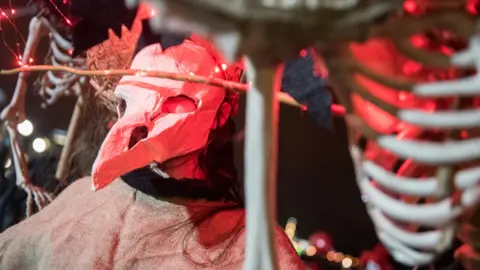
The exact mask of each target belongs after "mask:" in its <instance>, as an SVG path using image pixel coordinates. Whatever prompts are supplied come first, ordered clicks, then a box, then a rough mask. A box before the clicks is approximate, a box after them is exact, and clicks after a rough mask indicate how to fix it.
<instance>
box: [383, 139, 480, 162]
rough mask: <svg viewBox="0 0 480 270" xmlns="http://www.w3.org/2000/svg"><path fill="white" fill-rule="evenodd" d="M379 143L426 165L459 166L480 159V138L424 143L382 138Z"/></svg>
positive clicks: (396, 153)
mask: <svg viewBox="0 0 480 270" xmlns="http://www.w3.org/2000/svg"><path fill="white" fill-rule="evenodd" d="M377 143H378V144H379V145H380V146H381V147H383V148H385V149H387V150H389V151H391V152H393V153H394V154H395V155H397V156H399V157H401V158H411V159H413V160H415V161H418V162H421V163H424V164H433V165H435V164H459V163H462V162H466V161H471V160H474V159H478V158H480V138H473V139H469V140H464V141H448V142H422V141H414V140H398V139H397V138H396V137H395V136H382V137H380V138H378V140H377Z"/></svg>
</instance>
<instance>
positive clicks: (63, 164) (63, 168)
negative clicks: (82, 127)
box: [55, 95, 83, 184]
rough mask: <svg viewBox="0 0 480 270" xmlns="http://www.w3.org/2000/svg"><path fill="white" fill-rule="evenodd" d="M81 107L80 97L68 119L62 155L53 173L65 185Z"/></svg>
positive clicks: (81, 100)
mask: <svg viewBox="0 0 480 270" xmlns="http://www.w3.org/2000/svg"><path fill="white" fill-rule="evenodd" d="M82 105H83V98H82V96H81V95H80V96H79V97H78V99H77V103H76V104H75V109H74V110H73V114H72V118H71V119H70V124H69V126H68V131H67V138H66V140H65V144H64V146H63V149H62V153H61V154H60V159H59V161H58V165H57V171H56V172H55V178H57V180H58V181H59V182H60V183H62V184H66V182H65V181H66V176H67V170H68V167H69V165H70V164H69V162H68V161H69V160H68V157H69V154H70V152H71V149H72V146H73V145H72V144H73V139H74V138H75V135H76V133H77V132H76V131H77V129H78V124H79V123H80V121H79V120H80V115H81V111H82Z"/></svg>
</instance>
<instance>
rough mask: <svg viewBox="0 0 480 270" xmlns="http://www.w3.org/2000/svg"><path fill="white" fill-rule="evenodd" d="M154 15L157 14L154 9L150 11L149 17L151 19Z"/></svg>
mask: <svg viewBox="0 0 480 270" xmlns="http://www.w3.org/2000/svg"><path fill="white" fill-rule="evenodd" d="M155 14H157V11H156V10H155V9H154V8H152V10H151V11H150V16H152V17H153V16H155Z"/></svg>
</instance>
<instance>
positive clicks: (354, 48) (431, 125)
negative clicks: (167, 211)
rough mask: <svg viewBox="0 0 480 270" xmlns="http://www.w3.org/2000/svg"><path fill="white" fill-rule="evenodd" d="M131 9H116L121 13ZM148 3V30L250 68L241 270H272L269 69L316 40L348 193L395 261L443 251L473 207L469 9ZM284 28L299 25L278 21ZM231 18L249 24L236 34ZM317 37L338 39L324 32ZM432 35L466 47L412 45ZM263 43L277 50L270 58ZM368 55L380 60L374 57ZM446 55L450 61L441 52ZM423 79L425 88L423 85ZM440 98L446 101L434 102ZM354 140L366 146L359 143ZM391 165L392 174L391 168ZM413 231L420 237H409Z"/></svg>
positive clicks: (453, 4)
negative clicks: (347, 167) (346, 141)
mask: <svg viewBox="0 0 480 270" xmlns="http://www.w3.org/2000/svg"><path fill="white" fill-rule="evenodd" d="M134 2H136V1H126V3H127V4H128V5H134V4H135V3H134ZM151 2H153V4H154V5H156V6H157V7H158V8H159V10H162V12H160V13H159V14H158V16H157V17H156V18H154V19H152V25H153V26H154V27H156V29H165V28H167V29H178V30H183V31H185V29H188V30H191V31H195V30H197V31H203V32H202V34H206V35H209V36H211V37H212V39H213V40H215V41H216V44H217V46H219V47H220V48H221V49H222V50H223V52H224V53H225V54H227V55H228V56H229V59H234V57H235V56H236V55H246V56H247V57H248V59H249V60H247V63H248V66H247V75H248V79H249V80H250V81H251V82H252V88H251V90H250V92H249V94H248V104H247V127H246V130H247V136H246V140H247V141H246V167H247V169H246V172H247V175H246V186H247V189H246V192H247V208H248V212H247V213H248V217H247V220H248V224H247V225H248V232H249V234H250V233H251V234H250V235H249V238H248V239H249V241H248V242H247V252H248V253H247V260H246V264H245V269H274V268H275V258H274V256H273V254H271V253H270V254H265V253H260V252H259V249H260V248H261V249H262V250H268V249H266V247H269V248H270V250H274V248H273V243H272V241H271V237H269V236H268V235H269V229H268V228H269V227H271V226H270V225H269V223H270V222H271V221H272V220H273V219H274V215H273V213H274V207H273V202H274V201H275V199H274V197H273V195H272V192H271V190H272V189H274V179H275V175H274V171H275V158H274V157H275V154H276V150H275V147H274V146H273V145H275V138H276V128H275V126H276V121H277V116H276V115H277V114H276V113H275V110H276V109H275V108H276V105H275V101H272V100H273V99H274V98H273V97H274V95H272V94H271V93H272V90H271V89H272V79H273V73H274V71H273V67H274V66H275V65H276V64H277V63H278V59H286V58H289V57H291V53H292V52H295V51H297V49H298V48H299V47H300V46H301V45H305V44H312V43H315V42H316V43H317V44H316V46H315V47H316V48H317V51H318V53H319V54H320V55H321V56H322V57H323V59H324V60H325V64H326V66H327V68H328V70H329V74H330V76H331V79H332V82H333V83H334V84H335V85H336V94H337V96H338V97H339V99H340V100H341V101H342V104H343V105H344V106H345V109H346V113H347V115H346V120H347V122H348V124H349V126H350V129H351V151H352V158H353V160H354V163H355V166H356V169H357V179H358V184H359V187H360V189H361V191H362V193H363V194H364V195H365V197H366V198H367V200H368V202H367V209H368V211H369V213H370V215H371V217H372V219H373V221H374V223H375V226H376V229H377V232H378V236H379V238H380V239H381V241H382V242H383V243H384V244H385V246H386V247H387V248H388V249H389V250H390V252H391V254H392V255H393V257H394V258H395V259H396V260H397V261H399V262H401V263H403V264H406V265H412V266H418V265H425V264H429V263H430V262H432V261H433V260H434V259H435V258H436V256H437V255H438V254H440V253H441V252H443V251H444V250H445V249H446V248H447V247H448V246H449V245H450V243H451V240H452V238H453V237H454V235H455V232H456V231H457V228H458V227H459V226H460V224H461V223H462V220H461V219H460V217H464V216H465V214H467V213H468V212H469V210H471V209H472V208H473V207H474V206H476V205H477V202H478V198H479V196H478V195H479V190H478V188H477V185H478V184H477V182H478V179H479V175H478V168H476V167H475V166H474V165H475V164H476V163H474V161H477V160H478V155H479V154H478V147H477V144H478V142H477V139H476V138H475V137H476V136H475V135H474V134H475V133H473V132H471V130H473V129H475V128H478V127H477V126H478V123H477V122H476V120H475V119H476V118H477V116H476V114H478V113H477V112H476V111H477V110H478V105H467V104H469V102H468V100H469V101H470V104H472V103H473V104H476V103H475V102H473V101H472V100H475V98H473V99H472V97H475V95H476V94H477V93H476V92H475V90H474V89H477V88H479V86H480V84H478V80H477V79H476V78H477V77H476V76H474V77H467V78H461V77H463V76H465V75H466V74H468V72H466V71H465V69H468V68H472V69H475V68H477V66H478V63H476V61H477V60H476V59H477V58H478V57H477V56H476V54H478V48H477V46H478V44H479V41H478V37H477V34H476V32H477V31H478V29H477V25H476V20H475V19H474V18H473V17H472V16H471V15H470V14H468V13H467V12H466V11H465V10H471V8H472V7H473V6H474V4H475V1H418V2H417V1H408V4H406V5H405V6H406V8H409V9H411V7H412V5H413V6H416V7H417V10H416V12H417V13H418V12H419V11H421V12H419V14H417V16H412V15H409V14H403V15H402V14H401V13H400V14H398V12H401V10H400V9H397V14H395V13H388V11H389V10H391V8H392V7H394V6H395V5H396V4H395V3H394V1H389V3H387V2H388V1H385V2H382V1H370V5H368V4H367V3H366V2H367V1H336V3H338V4H339V5H338V6H335V7H333V6H331V5H330V6H329V5H328V4H331V3H333V2H329V1H296V2H295V4H291V3H293V2H290V1H281V0H280V1H241V0H239V1H231V2H229V3H228V4H227V3H226V2H225V1H197V2H196V3H195V6H196V7H201V8H203V9H198V8H197V9H193V6H194V4H193V2H192V1H187V0H186V1H161V0H156V1H151ZM179 2H182V3H179ZM199 2H200V3H199ZM364 2H365V3H364ZM187 3H188V4H190V6H189V5H188V4H187ZM422 3H423V4H422ZM180 5H183V6H182V7H183V8H182V7H181V6H180ZM325 7H329V8H334V9H336V11H332V10H331V9H330V10H328V8H327V9H325ZM189 10H190V11H192V10H195V14H193V13H192V12H189ZM199 10H200V11H199ZM213 10H215V12H216V13H217V14H218V13H221V14H222V15H223V17H222V18H223V19H225V18H229V19H230V20H229V21H228V22H229V23H223V24H222V25H227V26H229V27H228V29H219V28H218V23H214V22H213V19H212V18H215V17H214V15H213V14H214V13H213V12H212V13H210V14H209V16H206V15H205V14H206V13H208V12H209V11H213ZM307 10H312V13H310V14H309V12H308V11H307ZM322 10H323V11H324V12H325V13H323V14H322V13H321V12H322ZM325 10H327V11H325ZM315 11H317V12H316V13H315ZM202 12H204V13H202ZM259 14H262V15H261V16H260V15H259ZM300 14H301V15H300ZM312 14H315V15H316V16H317V17H316V18H322V19H324V20H325V18H328V20H329V21H327V22H325V21H323V23H324V24H323V25H321V24H320V22H319V20H317V21H315V20H314V19H313V20H310V19H311V17H309V15H312ZM320 14H322V15H323V16H321V15H320ZM346 14H348V15H346ZM387 14H388V15H387ZM217 18H219V17H217ZM378 18H383V20H380V21H379V20H378ZM295 19H297V20H298V21H302V23H303V25H304V26H303V27H299V26H297V25H295V24H294V23H292V24H289V22H293V21H295ZM374 19H377V20H375V22H376V23H377V24H373V22H374ZM239 21H241V22H242V23H243V25H249V26H251V27H250V28H249V27H243V28H242V29H243V30H242V31H241V30H239V29H240V28H239V27H237V28H235V24H236V23H238V22H239ZM272 21H276V22H277V23H278V24H281V25H282V27H280V29H281V30H279V31H275V27H274V26H273V25H271V24H269V22H272ZM312 21H313V22H312ZM246 22H247V23H246ZM280 22H281V23H280ZM309 23H310V24H309ZM195 24H197V25H195ZM198 24H199V25H201V26H202V27H199V26H198ZM313 25H315V26H313ZM325 25H327V27H325ZM354 25H355V26H356V27H354ZM343 27H345V28H343ZM339 28H340V29H342V28H343V30H339ZM292 29H295V30H294V31H292ZM313 29H314V30H313ZM322 29H329V31H330V32H334V33H340V34H339V35H335V34H333V35H332V34H330V35H327V34H325V33H324V32H322ZM432 30H433V31H434V32H435V31H437V32H438V31H440V32H441V33H444V35H445V36H452V35H453V36H458V37H459V38H460V39H461V40H463V41H464V42H468V49H467V50H465V51H458V50H459V48H458V47H455V46H454V47H450V48H449V49H448V47H444V49H443V50H442V51H428V50H425V49H421V48H417V47H418V46H419V44H415V43H414V44H412V43H411V40H410V38H412V37H413V36H414V35H416V34H423V33H424V32H426V31H432ZM294 33H303V34H304V35H303V36H302V35H298V34H297V35H295V34H294ZM306 33H309V34H310V35H309V38H305V36H306ZM445 33H447V34H445ZM294 36H295V38H293V37H294ZM282 38H283V39H282ZM285 38H288V40H286V39H285ZM351 41H357V42H358V41H361V42H360V43H358V44H357V43H351ZM413 41H414V42H415V39H413ZM272 44H276V45H277V46H279V44H282V46H281V48H280V49H277V48H278V47H273V46H272ZM296 46H297V47H296ZM379 50H380V51H384V52H385V54H384V57H386V58H384V59H380V58H375V56H378V53H379V52H380V51H379ZM448 50H450V52H449V51H448ZM452 50H453V51H458V52H457V54H454V55H452V54H451V51H452ZM373 51H375V53H373ZM397 59H401V60H400V61H401V62H403V63H405V62H407V61H411V62H414V63H416V64H417V66H418V65H420V66H425V67H428V68H432V69H434V70H436V72H433V73H432V74H429V75H428V77H426V76H420V75H415V76H414V75H412V74H408V75H405V74H403V75H400V76H399V72H398V71H396V70H395V68H396V65H395V64H397V63H398V62H394V61H398V60H397ZM275 60H277V61H275ZM401 62H400V63H401ZM441 69H443V70H450V72H448V73H446V72H443V74H447V75H446V76H445V75H442V72H441ZM432 80H433V81H436V82H432V83H428V82H429V81H432ZM401 91H404V92H401ZM447 97H448V98H447ZM442 98H443V100H442ZM445 100H447V101H448V102H447V103H446V105H442V103H443V104H445ZM466 100H467V101H466ZM254 110H255V112H254ZM432 110H433V112H432ZM257 121H258V122H257ZM262 127H263V128H262ZM432 131H434V133H436V134H435V135H433V134H432ZM392 133H394V134H396V135H392ZM462 134H464V135H462ZM465 134H467V135H465ZM359 139H362V140H359ZM365 140H366V145H365V146H361V145H364V143H361V142H362V141H363V142H365ZM258 149H261V150H260V152H259V150H258ZM398 164H400V165H401V167H400V169H397V168H395V165H398ZM267 183H268V184H267ZM259 187H261V189H259ZM421 202H424V205H421ZM259 216H261V217H263V218H264V219H260V218H258V217H259ZM477 219H478V218H477ZM479 225H480V224H476V225H475V226H477V228H478V226H479ZM420 226H422V227H425V226H426V227H427V228H431V229H430V230H428V231H426V232H418V229H419V227H420ZM475 230H478V229H475ZM475 230H474V229H470V230H469V231H470V233H469V235H470V236H469V237H472V236H475V237H476V238H478V236H476V235H477V234H478V233H477V232H476V231H475ZM258 235H261V236H262V241H258V240H259V238H258ZM467 238H468V237H467ZM465 240H466V242H467V243H470V244H472V245H474V246H477V245H478V244H474V243H472V242H470V241H471V240H470V239H465ZM258 254H262V255H261V256H260V255H258ZM460 254H463V255H460V256H461V257H462V258H463V259H464V262H465V265H466V266H467V268H469V269H477V268H478V267H479V263H478V261H479V259H478V258H479V257H480V256H478V255H474V252H473V249H472V247H470V248H464V249H463V252H461V253H460Z"/></svg>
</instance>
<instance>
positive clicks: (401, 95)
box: [398, 91, 408, 101]
mask: <svg viewBox="0 0 480 270" xmlns="http://www.w3.org/2000/svg"><path fill="white" fill-rule="evenodd" d="M407 97H408V94H407V93H406V92H403V91H402V92H399V93H398V100H400V101H405V100H406V99H407Z"/></svg>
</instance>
